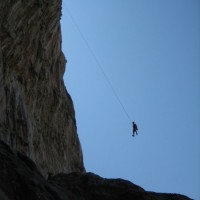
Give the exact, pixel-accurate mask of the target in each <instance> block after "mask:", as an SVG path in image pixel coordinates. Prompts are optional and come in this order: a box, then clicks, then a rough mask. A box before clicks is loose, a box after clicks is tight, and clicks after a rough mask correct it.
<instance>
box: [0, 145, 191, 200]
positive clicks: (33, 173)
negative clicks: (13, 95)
mask: <svg viewBox="0 0 200 200" xmlns="http://www.w3.org/2000/svg"><path fill="white" fill-rule="evenodd" d="M0 163H1V165H0V188H1V190H0V199H1V200H4V199H5V200H16V199H17V200H18V199H19V200H27V199H28V200H40V199H42V200H43V199H51V200H67V199H70V200H77V199H80V200H94V199H95V200H103V199H104V200H122V199H127V200H129V199H130V200H132V199H144V200H152V199H155V200H170V199H173V200H189V198H187V197H186V196H183V195H178V194H158V193H153V192H147V191H145V190H144V189H143V188H141V187H139V186H137V185H135V184H133V183H131V182H129V181H126V180H122V179H105V178H102V177H100V176H97V175H95V174H93V173H80V172H74V173H70V174H64V173H60V174H57V175H55V176H51V177H50V178H49V179H47V180H46V179H45V178H44V177H43V176H42V174H41V173H40V172H39V170H38V169H37V167H36V165H35V163H34V162H33V161H32V160H31V159H30V158H28V157H27V156H25V155H23V154H21V153H14V152H13V151H12V150H11V149H10V148H9V146H8V145H6V144H5V143H4V142H2V141H0Z"/></svg>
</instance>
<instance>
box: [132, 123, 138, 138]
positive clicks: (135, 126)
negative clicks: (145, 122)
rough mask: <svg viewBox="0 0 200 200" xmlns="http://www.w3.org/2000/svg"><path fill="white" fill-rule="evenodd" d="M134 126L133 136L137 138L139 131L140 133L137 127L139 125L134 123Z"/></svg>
mask: <svg viewBox="0 0 200 200" xmlns="http://www.w3.org/2000/svg"><path fill="white" fill-rule="evenodd" d="M132 124H133V135H132V136H135V134H136V135H137V134H138V133H137V131H138V127H137V124H136V123H135V122H132Z"/></svg>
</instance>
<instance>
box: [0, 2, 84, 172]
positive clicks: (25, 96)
mask: <svg viewBox="0 0 200 200" xmlns="http://www.w3.org/2000/svg"><path fill="white" fill-rule="evenodd" d="M60 17H61V0H51V1H49V0H28V1H24V0H1V1H0V139H1V140H3V141H5V142H6V143H7V144H8V145H9V146H10V147H12V148H13V149H15V150H17V151H19V152H22V153H25V154H26V155H27V156H29V157H30V158H31V159H33V160H34V161H35V162H36V164H37V166H38V167H39V169H40V170H41V171H42V172H43V173H44V174H46V173H47V172H50V173H52V174H55V173H58V172H67V173H69V172H73V171H79V172H82V171H84V166H83V160H82V150H81V146H80V142H79V139H78V135H77V129H76V120H75V114H74V108H73V103H72V100H71V97H70V95H69V94H68V92H67V91H66V88H65V86H64V82H63V74H64V70H65V63H66V60H65V57H64V55H63V53H62V51H61V30H60Z"/></svg>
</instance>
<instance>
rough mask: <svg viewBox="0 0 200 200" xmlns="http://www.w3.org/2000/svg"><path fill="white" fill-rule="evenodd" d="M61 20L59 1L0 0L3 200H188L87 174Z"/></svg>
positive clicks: (0, 198) (0, 177)
mask: <svg viewBox="0 0 200 200" xmlns="http://www.w3.org/2000/svg"><path fill="white" fill-rule="evenodd" d="M60 16H61V0H1V1H0V200H27V199H28V200H68V199H69V200H101V199H103V200H122V199H126V200H129V199H143V200H152V199H154V200H169V199H173V200H189V198H188V197H185V196H183V195H178V194H158V193H153V192H148V191H145V190H144V189H143V188H141V187H139V186H137V185H135V184H133V183H131V182H129V181H126V180H122V179H105V178H102V177H100V176H97V175H95V174H93V173H85V170H84V165H83V158H82V150H81V146H80V142H79V139H78V135H77V129H76V120H75V113H74V108H73V103H72V100H71V97H70V95H69V94H68V93H67V91H66V89H65V86H64V82H63V73H64V70H65V62H66V60H65V58H64V55H63V53H62V51H61V31H60ZM61 172H62V173H61ZM56 173H58V174H57V175H55V174H56ZM47 174H49V177H48V179H47Z"/></svg>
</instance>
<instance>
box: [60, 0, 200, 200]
mask: <svg viewBox="0 0 200 200" xmlns="http://www.w3.org/2000/svg"><path fill="white" fill-rule="evenodd" d="M62 12H63V16H62V21H61V23H62V24H61V25H62V40H63V43H62V48H63V51H64V54H65V56H66V58H67V60H68V63H67V66H66V73H65V76H64V80H65V83H66V86H67V90H68V91H69V93H70V95H71V96H72V99H73V102H74V106H75V111H76V120H77V127H78V134H79V138H80V141H81V144H82V149H83V154H84V163H85V167H86V170H87V171H92V172H94V173H96V174H98V175H100V176H103V177H106V178H123V179H127V180H130V181H132V182H134V183H135V184H138V185H140V186H141V187H143V188H144V189H146V190H148V191H155V192H170V193H181V194H184V195H187V196H189V197H191V198H194V199H197V200H200V189H199V188H200V105H199V102H200V87H199V86H200V1H198V0H126V1H122V0H109V1H108V0H101V1H98V0H95V1H94V0H85V1H82V0H73V1H72V0H67V1H66V0H64V1H63V11H62ZM70 13H71V14H70ZM77 27H78V29H77ZM88 45H89V48H88ZM91 51H92V53H91ZM101 68H102V69H103V70H104V72H105V74H106V76H107V78H108V79H109V81H110V83H111V84H112V86H113V88H114V90H115V91H116V93H117V95H118V97H119V99H120V101H121V103H122V105H123V106H124V108H125V111H126V112H124V110H123V108H122V106H121V105H120V103H119V101H118V99H117V98H116V96H115V95H114V94H113V91H112V89H111V87H110V85H109V84H108V82H107V81H106V79H105V76H104V74H103V73H102V71H101ZM126 113H127V114H128V116H130V118H131V119H129V117H127V114H126ZM131 121H135V122H136V123H137V125H138V128H139V135H138V136H137V137H134V138H133V137H132V136H131V133H132V125H131Z"/></svg>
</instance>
